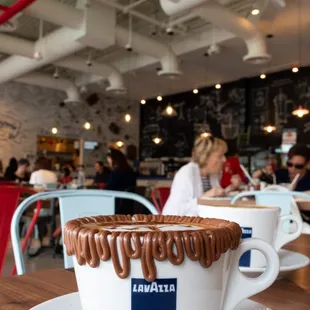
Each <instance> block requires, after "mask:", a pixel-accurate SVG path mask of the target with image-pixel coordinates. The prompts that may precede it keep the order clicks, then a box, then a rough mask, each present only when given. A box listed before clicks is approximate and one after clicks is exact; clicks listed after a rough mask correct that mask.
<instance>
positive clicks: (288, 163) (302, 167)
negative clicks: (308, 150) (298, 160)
mask: <svg viewBox="0 0 310 310" xmlns="http://www.w3.org/2000/svg"><path fill="white" fill-rule="evenodd" d="M287 166H288V167H289V168H293V167H294V168H295V169H298V170H301V169H304V168H305V165H303V164H296V165H295V164H293V163H291V162H290V161H288V162H287Z"/></svg>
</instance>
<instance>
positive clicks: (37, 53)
mask: <svg viewBox="0 0 310 310" xmlns="http://www.w3.org/2000/svg"><path fill="white" fill-rule="evenodd" d="M33 59H35V60H42V54H41V52H39V51H35V52H34V53H33Z"/></svg>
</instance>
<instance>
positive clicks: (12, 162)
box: [9, 157, 18, 171]
mask: <svg viewBox="0 0 310 310" xmlns="http://www.w3.org/2000/svg"><path fill="white" fill-rule="evenodd" d="M17 166H18V163H17V160H16V158H15V157H12V158H11V159H10V162H9V167H10V169H12V170H13V171H16V170H17Z"/></svg>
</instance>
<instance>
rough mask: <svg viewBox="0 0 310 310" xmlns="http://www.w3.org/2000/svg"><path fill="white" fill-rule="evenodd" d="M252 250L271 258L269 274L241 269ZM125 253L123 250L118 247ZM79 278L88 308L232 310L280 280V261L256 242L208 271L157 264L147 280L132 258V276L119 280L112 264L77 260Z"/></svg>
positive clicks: (230, 252)
mask: <svg viewBox="0 0 310 310" xmlns="http://www.w3.org/2000/svg"><path fill="white" fill-rule="evenodd" d="M251 249H257V250H258V251H261V252H262V253H263V254H264V255H265V256H266V259H267V266H268V268H266V271H265V272H264V273H263V275H262V276H260V277H259V278H257V279H249V278H247V277H245V276H244V275H243V274H242V273H241V272H240V271H239V266H238V262H239V259H240V257H241V255H242V254H243V253H245V252H247V251H249V250H251ZM118 251H119V254H120V247H118ZM73 261H74V268H75V275H76V279H77V284H78V288H79V295H80V299H81V304H82V308H83V310H102V309H113V310H146V309H150V310H158V309H160V310H189V309H193V310H206V309H210V310H232V309H234V308H235V307H236V306H237V305H238V304H239V303H240V302H241V301H243V300H244V299H247V298H248V297H250V296H253V295H255V294H257V293H259V292H261V291H263V290H265V289H266V288H268V287H269V286H270V285H271V284H272V283H273V282H274V280H275V279H276V278H277V276H278V272H279V257H278V255H277V252H276V251H275V250H274V249H273V248H272V247H271V246H270V245H269V244H268V243H266V242H265V241H263V240H259V239H255V238H251V239H247V240H244V241H242V243H241V244H240V246H239V247H238V249H236V250H228V251H227V252H226V253H225V254H222V255H221V258H220V259H219V260H218V261H216V262H214V263H213V264H212V265H211V266H210V267H209V268H202V266H201V265H200V263H199V262H197V261H192V260H190V259H189V258H188V257H187V256H186V255H185V260H184V262H183V263H182V265H180V266H175V265H173V264H171V263H170V262H169V261H167V260H166V261H162V262H159V261H155V264H156V269H157V277H156V280H155V281H153V282H147V281H145V280H144V276H143V273H142V268H141V261H140V260H139V259H132V260H131V269H130V276H129V277H127V278H125V279H121V278H119V277H118V276H117V274H116V272H115V269H114V266H113V262H112V260H111V259H110V260H108V261H105V262H101V263H100V265H99V266H98V267H96V268H92V267H90V266H89V265H88V264H86V265H79V264H78V263H77V260H76V258H75V256H73Z"/></svg>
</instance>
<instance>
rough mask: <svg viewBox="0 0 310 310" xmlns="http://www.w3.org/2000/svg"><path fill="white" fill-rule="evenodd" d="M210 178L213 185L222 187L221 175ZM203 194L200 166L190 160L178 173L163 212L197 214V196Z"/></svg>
mask: <svg viewBox="0 0 310 310" xmlns="http://www.w3.org/2000/svg"><path fill="white" fill-rule="evenodd" d="M209 178H210V183H211V186H212V187H220V184H219V175H210V176H209ZM202 194H203V187H202V180H201V175H200V169H199V166H198V165H197V164H196V163H194V162H190V163H188V164H187V165H185V166H183V167H182V168H181V169H180V170H179V171H178V172H177V173H176V175H175V177H174V179H173V182H172V186H171V192H170V196H169V198H168V200H167V202H166V204H165V207H164V209H163V214H164V215H181V216H182V215H187V216H197V215H198V207H197V205H198V203H197V198H199V197H200V196H201V195H202Z"/></svg>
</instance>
